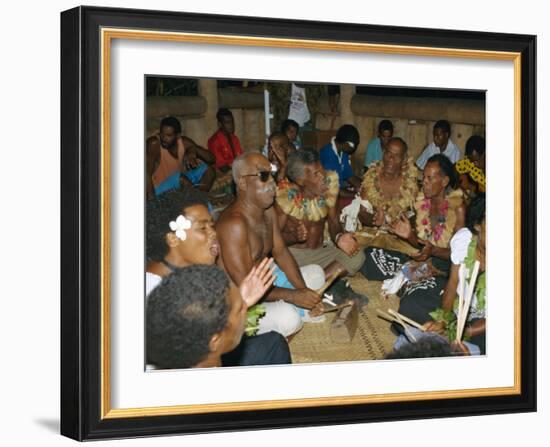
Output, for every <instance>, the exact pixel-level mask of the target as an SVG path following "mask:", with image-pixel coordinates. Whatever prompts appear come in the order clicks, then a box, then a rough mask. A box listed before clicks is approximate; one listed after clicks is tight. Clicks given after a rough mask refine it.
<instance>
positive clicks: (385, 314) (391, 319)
mask: <svg viewBox="0 0 550 447" xmlns="http://www.w3.org/2000/svg"><path fill="white" fill-rule="evenodd" d="M376 313H377V314H378V315H380V316H381V317H382V318H384V319H385V320H389V321H395V322H396V323H399V321H397V318H395V317H392V316H391V315H388V314H387V313H386V312H384V311H383V310H380V309H376Z"/></svg>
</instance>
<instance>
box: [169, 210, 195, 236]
mask: <svg viewBox="0 0 550 447" xmlns="http://www.w3.org/2000/svg"><path fill="white" fill-rule="evenodd" d="M189 228H191V221H190V220H189V219H187V218H186V217H185V216H182V215H181V214H180V215H179V216H178V218H177V219H176V221H175V222H174V221H172V222H170V229H171V230H172V231H175V233H176V237H178V238H179V239H181V240H182V241H184V240H185V239H187V233H186V232H185V230H189Z"/></svg>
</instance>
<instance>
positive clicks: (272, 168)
mask: <svg viewBox="0 0 550 447" xmlns="http://www.w3.org/2000/svg"><path fill="white" fill-rule="evenodd" d="M271 172H277V165H274V164H273V163H271Z"/></svg>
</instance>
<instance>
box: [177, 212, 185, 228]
mask: <svg viewBox="0 0 550 447" xmlns="http://www.w3.org/2000/svg"><path fill="white" fill-rule="evenodd" d="M184 222H185V216H182V215H181V214H180V215H179V216H178V218H177V219H176V225H177V226H178V228H182V227H183V224H184Z"/></svg>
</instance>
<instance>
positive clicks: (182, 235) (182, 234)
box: [176, 230, 187, 241]
mask: <svg viewBox="0 0 550 447" xmlns="http://www.w3.org/2000/svg"><path fill="white" fill-rule="evenodd" d="M176 236H177V237H178V238H179V239H181V240H182V241H184V240H185V239H187V233H186V232H185V231H183V230H177V231H176Z"/></svg>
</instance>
